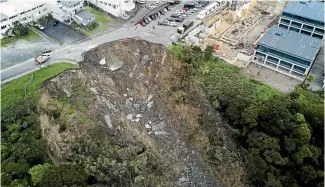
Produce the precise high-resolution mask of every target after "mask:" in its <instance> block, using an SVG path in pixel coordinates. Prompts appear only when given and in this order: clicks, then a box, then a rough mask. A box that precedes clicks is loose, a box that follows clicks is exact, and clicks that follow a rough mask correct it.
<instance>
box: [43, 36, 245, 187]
mask: <svg viewBox="0 0 325 187" xmlns="http://www.w3.org/2000/svg"><path fill="white" fill-rule="evenodd" d="M102 59H105V63H103V60H102ZM100 62H101V63H100ZM80 66H81V69H80V70H73V71H67V72H65V73H63V74H61V75H59V76H57V77H56V78H54V79H52V80H50V81H48V82H47V83H46V84H45V90H46V92H45V93H44V95H43V97H46V98H49V99H48V100H49V101H48V102H42V103H43V106H42V107H44V108H45V109H46V110H52V109H58V110H60V111H61V120H60V121H55V120H54V119H49V118H50V117H46V114H44V115H45V116H43V117H42V118H41V123H42V130H43V134H44V136H45V137H46V138H47V139H48V143H49V146H50V148H51V152H52V154H53V157H55V158H57V159H58V160H59V161H60V162H64V161H68V160H65V158H66V157H67V155H69V154H71V153H70V152H69V145H70V144H71V143H73V142H74V141H76V140H77V139H78V138H81V137H83V136H84V135H85V134H87V132H88V131H89V129H92V128H94V127H96V126H105V128H107V131H109V132H112V133H113V134H115V135H116V136H117V137H118V138H119V139H120V140H121V141H125V142H128V141H130V142H141V143H142V144H144V145H145V147H146V149H147V150H151V151H152V152H153V153H155V154H156V155H157V157H159V158H160V159H161V160H162V161H164V162H165V163H166V164H167V165H168V166H169V167H171V168H172V170H173V174H174V176H172V178H170V181H169V184H168V186H205V187H207V186H213V187H215V186H240V185H241V183H240V182H239V181H240V177H241V176H240V175H239V174H238V173H236V172H233V173H232V171H231V170H232V169H225V170H227V171H226V172H225V173H227V175H237V176H232V177H234V178H235V179H234V180H233V181H227V180H223V179H222V178H223V177H228V176H223V173H221V174H218V176H216V175H215V174H214V173H215V172H211V171H210V167H209V166H208V165H209V163H208V162H207V160H206V159H204V158H203V157H204V156H203V157H202V156H201V155H204V154H205V150H204V149H205V148H204V147H201V148H200V149H202V150H197V149H196V147H195V146H189V143H188V134H194V130H193V126H191V125H192V124H196V123H197V121H195V120H197V119H198V117H197V116H198V115H196V114H195V115H194V113H195V111H197V110H198V109H194V108H191V107H190V106H186V105H179V106H175V103H174V102H173V101H171V99H170V97H169V95H168V94H166V92H167V91H168V90H169V86H170V84H172V82H171V81H169V80H171V79H170V77H174V76H175V75H176V74H178V72H179V71H183V70H182V65H181V62H179V61H178V60H177V59H176V58H175V57H174V56H173V55H172V54H171V53H170V52H169V51H168V49H166V48H164V47H163V46H161V45H158V44H152V43H149V42H146V41H142V40H135V39H124V40H119V41H115V42H111V43H105V44H102V45H100V46H98V47H96V48H94V49H92V50H90V51H89V52H87V53H86V54H85V56H84V61H82V62H80ZM175 79H177V77H174V79H172V80H175ZM169 91H170V90H169ZM197 97H200V96H197ZM62 98H64V99H62ZM67 99H68V100H69V102H70V105H65V104H64V101H65V100H67ZM42 100H44V98H43V99H42ZM71 103H72V104H71ZM72 105H73V107H71V106H72ZM191 120H193V121H191ZM62 123H65V125H66V130H63V131H62V132H60V131H59V130H58V126H59V125H60V126H62ZM196 126H197V125H196ZM199 135H200V137H199V138H200V140H201V141H202V142H201V143H202V144H208V142H207V140H206V139H207V138H206V137H204V134H199ZM201 135H202V136H201ZM194 144H195V143H194ZM205 146H207V145H205ZM224 157H225V158H222V159H227V158H226V155H224ZM233 164H236V163H233ZM236 167H239V166H236Z"/></svg>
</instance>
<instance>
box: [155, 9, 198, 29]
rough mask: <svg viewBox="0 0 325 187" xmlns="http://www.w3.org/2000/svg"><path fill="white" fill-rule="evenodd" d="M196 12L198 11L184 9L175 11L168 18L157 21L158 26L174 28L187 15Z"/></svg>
mask: <svg viewBox="0 0 325 187" xmlns="http://www.w3.org/2000/svg"><path fill="white" fill-rule="evenodd" d="M198 10H199V9H197V8H192V9H189V8H184V9H180V10H176V11H175V12H174V13H173V14H172V15H171V16H170V17H169V18H166V19H164V20H163V21H159V22H158V25H164V26H172V27H176V26H177V24H178V23H180V22H183V21H184V20H185V19H186V18H187V17H188V16H189V15H191V14H193V13H195V12H197V11H198Z"/></svg>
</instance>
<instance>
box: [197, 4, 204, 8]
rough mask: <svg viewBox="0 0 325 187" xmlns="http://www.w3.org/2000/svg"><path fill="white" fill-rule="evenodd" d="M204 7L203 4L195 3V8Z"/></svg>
mask: <svg viewBox="0 0 325 187" xmlns="http://www.w3.org/2000/svg"><path fill="white" fill-rule="evenodd" d="M202 7H203V5H202V4H197V5H195V8H202Z"/></svg>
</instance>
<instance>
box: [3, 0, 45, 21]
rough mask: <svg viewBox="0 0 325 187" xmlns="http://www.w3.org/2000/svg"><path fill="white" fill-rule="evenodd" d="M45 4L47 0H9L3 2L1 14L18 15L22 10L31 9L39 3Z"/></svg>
mask: <svg viewBox="0 0 325 187" xmlns="http://www.w3.org/2000/svg"><path fill="white" fill-rule="evenodd" d="M42 4H45V0H38V1H33V0H26V1H16V0H9V1H6V2H2V3H1V14H2V15H5V16H7V17H11V16H15V15H18V14H20V13H22V12H25V11H28V10H31V9H32V8H35V7H37V6H39V5H42Z"/></svg>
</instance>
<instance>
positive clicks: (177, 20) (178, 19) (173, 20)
mask: <svg viewBox="0 0 325 187" xmlns="http://www.w3.org/2000/svg"><path fill="white" fill-rule="evenodd" d="M166 20H168V21H170V22H182V21H183V19H181V18H167V19H166Z"/></svg>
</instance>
